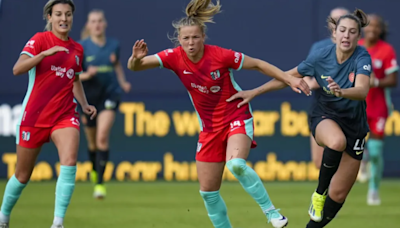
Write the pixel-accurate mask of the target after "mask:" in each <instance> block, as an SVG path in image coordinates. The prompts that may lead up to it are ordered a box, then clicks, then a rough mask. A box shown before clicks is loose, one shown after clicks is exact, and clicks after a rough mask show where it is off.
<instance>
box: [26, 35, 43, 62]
mask: <svg viewBox="0 0 400 228" xmlns="http://www.w3.org/2000/svg"><path fill="white" fill-rule="evenodd" d="M42 40H43V35H42V33H36V34H35V35H34V36H33V37H32V38H31V39H30V40H29V41H28V42H27V43H26V44H25V47H24V48H23V49H22V52H21V55H23V54H26V55H28V56H30V57H33V56H35V55H38V54H40V53H41V52H42V51H43V50H42V44H43V41H42Z"/></svg>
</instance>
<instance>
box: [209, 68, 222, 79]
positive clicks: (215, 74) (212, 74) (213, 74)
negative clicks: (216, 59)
mask: <svg viewBox="0 0 400 228" xmlns="http://www.w3.org/2000/svg"><path fill="white" fill-rule="evenodd" d="M210 74H211V78H212V79H213V80H217V79H218V78H220V77H221V75H220V73H219V70H216V71H213V72H211V73H210Z"/></svg>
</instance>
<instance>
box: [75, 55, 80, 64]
mask: <svg viewBox="0 0 400 228" xmlns="http://www.w3.org/2000/svg"><path fill="white" fill-rule="evenodd" d="M75 61H76V65H78V66H79V57H78V56H77V55H75Z"/></svg>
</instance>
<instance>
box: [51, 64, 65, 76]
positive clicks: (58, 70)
mask: <svg viewBox="0 0 400 228" xmlns="http://www.w3.org/2000/svg"><path fill="white" fill-rule="evenodd" d="M51 71H54V72H56V76H57V77H61V78H63V77H64V75H65V73H66V72H67V68H65V67H56V66H54V65H51Z"/></svg>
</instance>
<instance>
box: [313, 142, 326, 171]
mask: <svg viewBox="0 0 400 228" xmlns="http://www.w3.org/2000/svg"><path fill="white" fill-rule="evenodd" d="M310 145H311V158H312V160H313V162H314V164H315V166H316V167H317V168H318V169H319V168H320V167H321V162H322V155H323V153H324V148H323V147H322V146H319V145H318V144H317V142H316V141H315V139H314V136H312V135H311V136H310Z"/></svg>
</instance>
